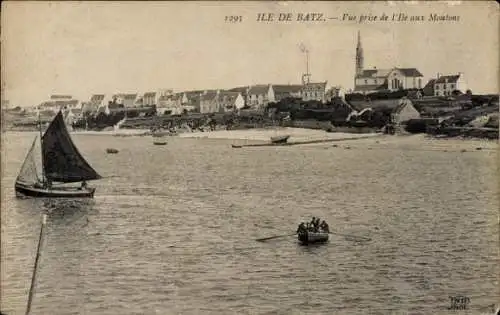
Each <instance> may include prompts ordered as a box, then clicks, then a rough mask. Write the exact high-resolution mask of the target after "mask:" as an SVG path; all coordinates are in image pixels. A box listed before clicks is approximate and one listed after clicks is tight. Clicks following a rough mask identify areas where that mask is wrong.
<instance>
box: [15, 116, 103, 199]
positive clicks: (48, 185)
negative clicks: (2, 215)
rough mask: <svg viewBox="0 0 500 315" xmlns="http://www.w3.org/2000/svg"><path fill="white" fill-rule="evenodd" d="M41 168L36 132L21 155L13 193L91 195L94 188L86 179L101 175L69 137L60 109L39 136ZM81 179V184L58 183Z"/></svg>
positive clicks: (28, 195)
mask: <svg viewBox="0 0 500 315" xmlns="http://www.w3.org/2000/svg"><path fill="white" fill-rule="evenodd" d="M39 131H40V145H41V160H42V163H41V165H42V166H41V171H42V174H41V176H39V174H38V170H37V163H36V162H37V160H38V159H37V158H36V157H35V153H36V151H35V148H36V144H37V143H38V141H37V139H38V136H37V137H35V139H34V140H33V143H32V145H31V147H30V150H29V151H28V154H27V155H26V158H25V159H24V162H23V165H22V166H21V170H20V171H19V175H18V176H17V178H16V183H15V191H16V196H18V197H21V196H27V197H40V198H44V197H50V198H92V197H93V196H94V192H95V188H89V187H87V184H86V182H87V181H90V180H96V179H100V178H102V177H101V175H99V174H98V173H97V172H96V171H95V170H94V169H93V168H92V166H90V165H89V163H88V162H87V161H86V160H85V158H83V156H82V155H81V154H80V152H79V151H78V149H77V148H76V146H75V144H74V143H73V141H72V140H71V137H70V135H69V133H68V130H67V128H66V125H65V123H64V119H63V115H62V113H61V111H59V113H58V114H57V115H56V117H55V118H54V119H53V120H52V122H51V123H50V125H49V126H48V128H47V130H46V131H45V134H43V136H42V131H41V129H40V130H39ZM78 182H82V184H81V186H77V187H75V186H72V187H71V186H58V187H54V186H55V185H61V184H70V183H78Z"/></svg>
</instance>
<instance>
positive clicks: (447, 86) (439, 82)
mask: <svg viewBox="0 0 500 315" xmlns="http://www.w3.org/2000/svg"><path fill="white" fill-rule="evenodd" d="M433 85H434V95H435V96H449V95H452V93H453V91H455V90H458V91H460V92H462V93H463V94H465V93H466V91H467V84H466V82H465V78H464V75H463V73H462V72H459V73H458V74H456V75H440V74H439V73H438V75H437V78H436V79H435V80H434V82H433Z"/></svg>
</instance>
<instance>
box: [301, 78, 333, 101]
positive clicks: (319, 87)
mask: <svg viewBox="0 0 500 315" xmlns="http://www.w3.org/2000/svg"><path fill="white" fill-rule="evenodd" d="M326 84H327V82H326V81H325V82H318V83H309V82H308V83H305V84H304V85H303V86H302V91H301V96H302V100H303V101H306V102H307V101H318V102H323V103H324V102H325V101H326V94H325V93H326Z"/></svg>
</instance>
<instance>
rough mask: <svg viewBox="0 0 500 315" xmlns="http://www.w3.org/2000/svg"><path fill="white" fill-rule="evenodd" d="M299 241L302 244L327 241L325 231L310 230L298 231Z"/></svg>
mask: <svg viewBox="0 0 500 315" xmlns="http://www.w3.org/2000/svg"><path fill="white" fill-rule="evenodd" d="M297 235H298V239H299V242H300V243H302V244H303V245H307V244H314V243H325V242H327V241H328V233H327V232H323V231H321V232H312V231H300V232H299V233H298V234H297Z"/></svg>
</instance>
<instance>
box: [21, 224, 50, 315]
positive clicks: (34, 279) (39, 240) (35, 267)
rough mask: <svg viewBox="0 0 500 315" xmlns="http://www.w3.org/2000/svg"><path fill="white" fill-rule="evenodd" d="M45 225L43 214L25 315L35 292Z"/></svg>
mask: <svg viewBox="0 0 500 315" xmlns="http://www.w3.org/2000/svg"><path fill="white" fill-rule="evenodd" d="M46 223H47V215H46V214H44V215H43V216H42V226H41V227H40V236H39V237H38V246H37V249H36V257H35V265H34V266H33V275H32V276H31V286H30V292H29V295H28V305H27V306H26V315H29V313H30V311H31V302H32V301H33V293H34V291H35V285H36V272H37V270H38V261H39V260H40V249H41V248H42V242H43V230H44V227H45V224H46Z"/></svg>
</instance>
